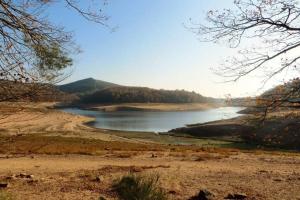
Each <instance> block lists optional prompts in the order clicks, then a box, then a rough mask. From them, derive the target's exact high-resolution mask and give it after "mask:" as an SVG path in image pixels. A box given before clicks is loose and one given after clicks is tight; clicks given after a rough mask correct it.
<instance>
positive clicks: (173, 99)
mask: <svg viewBox="0 0 300 200" xmlns="http://www.w3.org/2000/svg"><path fill="white" fill-rule="evenodd" d="M216 101H218V99H213V98H209V97H204V96H202V95H200V94H197V93H195V92H188V91H184V90H162V89H161V90H156V89H151V88H146V87H125V86H119V87H110V88H106V89H103V90H99V91H97V92H95V93H93V94H90V95H86V96H83V97H82V98H81V99H80V103H82V104H99V103H208V102H210V103H212V102H216Z"/></svg>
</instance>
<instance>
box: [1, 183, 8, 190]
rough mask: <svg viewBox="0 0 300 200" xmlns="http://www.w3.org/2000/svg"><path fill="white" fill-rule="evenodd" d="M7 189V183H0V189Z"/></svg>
mask: <svg viewBox="0 0 300 200" xmlns="http://www.w3.org/2000/svg"><path fill="white" fill-rule="evenodd" d="M7 187H8V183H0V189H2V188H7Z"/></svg>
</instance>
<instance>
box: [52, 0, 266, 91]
mask: <svg viewBox="0 0 300 200" xmlns="http://www.w3.org/2000/svg"><path fill="white" fill-rule="evenodd" d="M232 1H233V0H221V1H220V0H209V1H207V0H109V1H108V5H107V6H105V7H104V11H105V12H106V13H107V14H108V15H109V16H111V18H110V20H109V21H108V24H109V25H111V26H118V27H119V28H118V29H117V31H116V32H113V33H111V32H110V30H109V29H107V28H105V27H103V26H100V25H98V24H94V23H91V22H88V21H86V20H84V19H83V18H82V17H80V16H79V15H77V14H76V13H74V12H71V11H69V10H68V9H66V8H64V7H63V6H62V5H59V4H57V5H56V6H54V7H52V8H51V13H50V18H51V20H52V21H54V22H55V23H57V24H61V25H64V26H65V27H66V29H67V30H70V31H73V32H74V36H75V40H76V42H77V44H78V45H79V46H80V47H81V49H82V50H83V53H81V54H80V55H78V56H76V58H75V61H74V69H75V70H74V73H73V75H72V76H71V77H70V78H68V79H67V80H66V81H64V83H67V82H71V81H75V80H79V79H83V78H88V77H93V78H95V79H100V80H105V81H109V82H114V83H118V84H122V85H128V86H145V87H151V88H157V89H160V88H163V89H185V90H189V91H196V92H199V93H201V94H203V95H206V96H214V97H224V95H225V94H229V93H230V94H232V95H233V96H247V95H253V94H256V92H257V89H258V87H259V84H260V82H259V81H258V80H256V79H254V78H253V77H249V78H247V79H244V80H242V81H240V82H237V83H227V84H225V83H220V82H222V80H223V79H222V78H220V77H218V76H216V75H214V74H213V72H212V71H211V69H210V68H212V67H217V66H218V65H219V64H220V63H221V62H222V60H223V59H225V58H226V57H227V56H228V55H230V54H232V51H231V50H230V49H228V48H226V47H225V46H219V45H215V44H209V43H201V42H199V41H198V39H197V36H196V35H194V34H193V33H191V32H190V31H188V30H187V29H186V28H185V27H184V26H183V24H186V25H188V24H189V18H192V19H193V20H194V21H201V20H204V18H205V12H206V11H207V10H210V9H216V8H223V7H231V6H232Z"/></svg>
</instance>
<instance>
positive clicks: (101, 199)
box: [98, 197, 106, 200]
mask: <svg viewBox="0 0 300 200" xmlns="http://www.w3.org/2000/svg"><path fill="white" fill-rule="evenodd" d="M98 200H106V199H105V198H104V197H99V199H98Z"/></svg>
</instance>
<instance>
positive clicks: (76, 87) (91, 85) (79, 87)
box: [58, 78, 119, 96]
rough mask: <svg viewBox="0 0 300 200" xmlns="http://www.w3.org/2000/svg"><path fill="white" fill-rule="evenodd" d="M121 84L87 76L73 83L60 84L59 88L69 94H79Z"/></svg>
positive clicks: (90, 92)
mask: <svg viewBox="0 0 300 200" xmlns="http://www.w3.org/2000/svg"><path fill="white" fill-rule="evenodd" d="M116 86H119V85H117V84H114V83H109V82H106V81H100V80H96V79H93V78H87V79H83V80H79V81H75V82H72V83H68V84H64V85H60V86H58V88H59V90H61V91H62V92H65V93H69V94H76V95H79V96H83V95H87V94H92V93H94V92H96V91H99V90H103V89H105V88H109V87H116Z"/></svg>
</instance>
